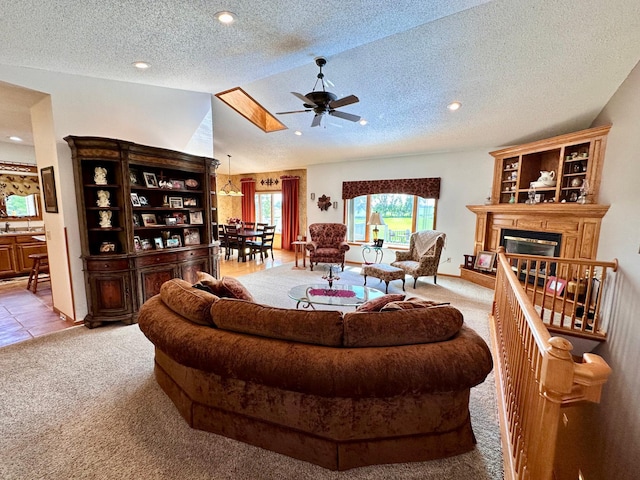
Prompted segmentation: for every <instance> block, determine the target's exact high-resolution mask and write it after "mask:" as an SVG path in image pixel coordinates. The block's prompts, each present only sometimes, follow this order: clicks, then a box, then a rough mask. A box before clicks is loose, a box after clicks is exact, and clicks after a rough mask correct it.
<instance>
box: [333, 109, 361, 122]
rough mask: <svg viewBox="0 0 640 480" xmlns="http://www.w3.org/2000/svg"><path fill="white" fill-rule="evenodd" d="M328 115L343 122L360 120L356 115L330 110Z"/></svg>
mask: <svg viewBox="0 0 640 480" xmlns="http://www.w3.org/2000/svg"><path fill="white" fill-rule="evenodd" d="M329 115H333V116H334V117H339V118H343V119H345V120H349V121H350V122H357V121H358V120H360V116H358V115H352V114H350V113H345V112H338V111H337V110H331V111H330V112H329Z"/></svg>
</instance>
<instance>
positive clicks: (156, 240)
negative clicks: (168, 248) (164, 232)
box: [153, 237, 164, 250]
mask: <svg viewBox="0 0 640 480" xmlns="http://www.w3.org/2000/svg"><path fill="white" fill-rule="evenodd" d="M153 245H154V246H155V248H156V250H162V249H163V248H164V243H163V242H162V237H155V238H154V239H153Z"/></svg>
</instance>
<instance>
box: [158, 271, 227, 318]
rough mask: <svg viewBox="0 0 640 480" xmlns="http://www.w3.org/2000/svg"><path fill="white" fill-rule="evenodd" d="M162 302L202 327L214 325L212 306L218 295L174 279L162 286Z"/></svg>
mask: <svg viewBox="0 0 640 480" xmlns="http://www.w3.org/2000/svg"><path fill="white" fill-rule="evenodd" d="M160 298H161V299H162V302H163V303H164V304H165V305H166V306H167V307H169V308H170V309H171V310H173V311H174V312H176V313H177V314H178V315H182V316H183V317H185V318H187V319H188V320H191V321H192V322H194V323H198V324H200V325H213V321H212V320H211V305H212V304H213V303H214V302H215V301H216V300H218V297H217V296H216V295H213V294H212V293H209V292H205V291H204V290H199V289H197V288H194V287H193V286H192V285H191V284H190V283H189V282H187V281H185V280H182V279H181V278H173V279H171V280H169V281H167V282H164V283H163V284H162V285H161V286H160Z"/></svg>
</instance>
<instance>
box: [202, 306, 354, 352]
mask: <svg viewBox="0 0 640 480" xmlns="http://www.w3.org/2000/svg"><path fill="white" fill-rule="evenodd" d="M211 317H212V318H213V322H214V324H215V325H216V326H217V327H218V328H220V329H221V330H230V331H232V332H239V333H247V334H250V335H259V336H261V337H268V338H277V339H280V340H290V341H293V342H301V343H310V344H313V345H325V346H328V347H339V346H341V345H342V324H343V321H342V312H338V311H333V310H311V311H308V310H293V309H287V308H276V307H270V306H267V305H261V304H258V303H253V302H248V301H246V300H237V299H232V298H221V299H220V300H218V301H217V302H215V303H214V304H213V305H212V306H211Z"/></svg>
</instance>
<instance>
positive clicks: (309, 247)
mask: <svg viewBox="0 0 640 480" xmlns="http://www.w3.org/2000/svg"><path fill="white" fill-rule="evenodd" d="M305 247H306V249H307V250H309V251H310V252H315V251H316V248H318V242H307V244H306V245H305Z"/></svg>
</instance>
